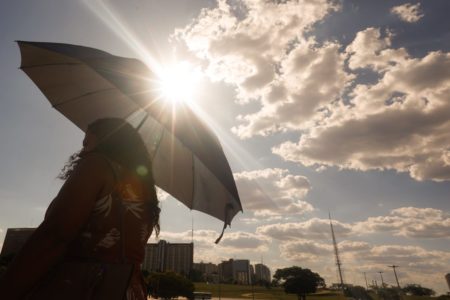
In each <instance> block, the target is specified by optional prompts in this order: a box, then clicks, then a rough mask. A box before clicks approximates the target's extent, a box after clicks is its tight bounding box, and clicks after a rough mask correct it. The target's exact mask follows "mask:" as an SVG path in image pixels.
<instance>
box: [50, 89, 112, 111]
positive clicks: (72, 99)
mask: <svg viewBox="0 0 450 300" xmlns="http://www.w3.org/2000/svg"><path fill="white" fill-rule="evenodd" d="M115 89H116V88H107V89H103V90H98V91H95V92H89V93H85V94H83V95H80V96H77V97H74V98H70V99H68V100H66V101H63V102H60V103H57V104H55V105H52V107H53V108H57V107H59V106H61V105H64V104H67V103H69V102H73V101H76V100H79V99H80V98H83V97H86V96H90V95H94V94H99V93H103V92H107V91H110V90H115Z"/></svg>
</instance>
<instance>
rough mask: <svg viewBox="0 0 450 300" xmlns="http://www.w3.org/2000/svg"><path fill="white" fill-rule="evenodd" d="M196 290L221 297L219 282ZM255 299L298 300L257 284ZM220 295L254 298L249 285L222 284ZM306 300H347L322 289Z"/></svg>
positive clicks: (405, 299) (417, 299)
mask: <svg viewBox="0 0 450 300" xmlns="http://www.w3.org/2000/svg"><path fill="white" fill-rule="evenodd" d="M195 290H196V291H197V292H210V293H211V294H212V296H213V297H219V285H218V284H206V283H201V282H196V283H195ZM253 293H254V294H255V299H264V300H297V296H296V295H292V294H286V293H285V292H284V291H283V288H270V289H266V288H265V287H261V286H255V287H253ZM220 295H221V297H222V298H242V299H253V297H252V287H251V286H249V285H235V284H221V285H220ZM371 296H372V298H373V299H374V300H381V299H379V297H378V296H377V295H376V294H374V293H371ZM306 300H346V298H345V297H344V296H343V295H342V294H341V293H340V292H333V291H320V292H318V293H315V294H311V295H308V296H306ZM402 300H435V298H433V297H419V296H403V297H402Z"/></svg>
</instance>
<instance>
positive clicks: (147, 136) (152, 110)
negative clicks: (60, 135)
mask: <svg viewBox="0 0 450 300" xmlns="http://www.w3.org/2000/svg"><path fill="white" fill-rule="evenodd" d="M18 44H19V48H20V52H21V57H22V63H21V69H22V70H23V71H24V72H25V73H26V74H27V75H28V76H29V77H30V78H31V80H32V81H33V82H34V83H35V84H36V85H37V86H38V87H39V89H40V90H41V91H42V93H43V94H44V95H45V96H46V97H47V99H48V100H49V101H50V103H51V105H52V106H53V107H54V108H55V109H57V110H58V111H59V112H60V113H62V114H63V115H64V116H65V117H67V118H68V119H69V120H70V121H72V122H73V123H74V124H75V125H76V126H78V127H79V128H80V129H81V130H83V131H85V130H86V129H87V126H88V125H89V124H90V123H91V122H93V121H94V120H97V119H100V118H105V117H119V118H123V119H126V120H128V121H129V122H130V123H131V124H133V125H134V126H135V127H136V128H138V130H139V133H140V134H141V136H142V138H143V139H144V142H145V143H146V146H147V149H148V151H149V154H150V156H151V157H152V159H153V174H154V177H155V183H156V185H157V186H158V187H160V188H161V189H163V190H164V191H166V192H167V193H169V194H170V195H172V196H173V197H174V198H176V199H178V200H179V201H181V202H182V203H183V204H185V205H186V206H187V207H188V208H190V209H194V210H198V211H201V212H204V213H206V214H208V215H211V216H213V217H215V218H218V219H219V220H222V221H223V222H224V227H223V229H225V228H226V226H227V225H231V220H232V219H233V217H234V216H235V215H236V214H237V213H238V212H239V211H242V205H241V202H240V199H239V195H238V191H237V188H236V184H235V181H234V178H233V175H232V172H231V169H230V166H229V164H228V161H227V159H226V157H225V154H224V152H223V149H222V147H221V145H220V142H219V140H218V138H217V137H216V136H215V134H214V133H213V132H212V131H211V130H210V129H209V128H208V127H207V126H206V125H205V124H204V123H203V122H202V121H201V120H200V119H199V118H198V117H197V116H196V114H195V113H194V112H193V111H192V110H191V109H190V108H189V107H187V106H183V105H179V106H177V107H174V106H172V105H169V104H167V102H166V101H162V100H161V99H159V100H158V97H156V95H155V93H154V88H152V87H151V84H152V80H154V79H155V74H154V73H152V72H151V70H150V69H149V68H148V67H147V66H146V65H145V64H143V63H142V62H141V61H139V60H137V59H132V58H124V57H118V56H114V55H112V54H109V53H107V52H104V51H101V50H98V49H93V48H88V47H83V46H77V45H69V44H60V43H41V42H25V41H19V42H18ZM222 235H223V230H222V234H221V235H220V237H219V238H218V239H217V241H216V243H217V242H218V241H219V240H220V238H221V237H222Z"/></svg>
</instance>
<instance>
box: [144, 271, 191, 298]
mask: <svg viewBox="0 0 450 300" xmlns="http://www.w3.org/2000/svg"><path fill="white" fill-rule="evenodd" d="M146 283H147V289H148V293H149V294H150V295H151V296H152V297H153V298H159V297H161V298H163V299H171V298H175V297H178V296H181V297H187V298H192V295H193V293H194V284H193V283H192V282H191V281H190V280H189V279H187V278H185V277H183V276H181V275H178V274H176V273H173V272H166V273H150V275H149V276H148V277H147V278H146Z"/></svg>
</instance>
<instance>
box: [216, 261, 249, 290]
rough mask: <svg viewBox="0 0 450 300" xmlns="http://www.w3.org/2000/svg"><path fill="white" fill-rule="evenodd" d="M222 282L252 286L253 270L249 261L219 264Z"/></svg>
mask: <svg viewBox="0 0 450 300" xmlns="http://www.w3.org/2000/svg"><path fill="white" fill-rule="evenodd" d="M219 274H220V277H221V280H222V281H225V282H232V283H237V284H251V278H252V269H251V265H250V261H249V260H248V259H229V260H228V261H222V263H220V264H219Z"/></svg>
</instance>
